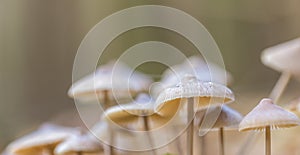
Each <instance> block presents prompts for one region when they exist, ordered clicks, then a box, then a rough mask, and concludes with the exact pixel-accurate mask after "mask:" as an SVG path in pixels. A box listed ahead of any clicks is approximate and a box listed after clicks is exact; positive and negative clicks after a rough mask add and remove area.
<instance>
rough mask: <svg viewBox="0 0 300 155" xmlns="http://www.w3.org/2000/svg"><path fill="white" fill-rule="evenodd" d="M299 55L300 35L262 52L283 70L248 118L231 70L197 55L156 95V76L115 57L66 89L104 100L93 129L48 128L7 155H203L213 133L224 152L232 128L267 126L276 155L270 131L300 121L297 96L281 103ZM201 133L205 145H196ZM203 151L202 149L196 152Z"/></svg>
mask: <svg viewBox="0 0 300 155" xmlns="http://www.w3.org/2000/svg"><path fill="white" fill-rule="evenodd" d="M299 59H300V39H296V40H293V41H290V42H287V43H284V44H281V45H277V46H275V47H271V48H268V49H266V50H265V51H264V52H263V54H262V61H263V63H264V64H265V65H266V66H269V67H271V68H272V69H275V70H276V71H280V72H281V73H282V75H281V77H280V79H279V80H278V82H277V83H276V85H275V87H274V89H273V90H272V92H271V94H270V96H269V98H264V99H262V100H261V101H260V102H259V103H258V105H257V106H256V107H255V108H254V109H253V110H252V111H250V112H249V113H248V114H247V115H245V117H243V116H242V114H240V113H239V112H238V111H237V110H234V109H233V108H231V107H230V105H229V104H230V103H234V101H235V96H234V93H233V91H232V90H231V89H230V88H229V86H228V85H230V84H232V83H233V78H232V76H231V74H230V73H229V72H228V71H226V70H224V69H222V68H221V67H219V66H218V65H215V64H213V63H211V62H206V61H204V59H202V58H201V57H199V56H192V57H190V58H188V59H187V60H186V61H185V62H182V63H181V64H177V65H175V66H171V67H170V69H167V70H166V71H165V72H164V73H163V74H162V77H161V81H160V85H157V86H155V87H154V91H153V92H150V93H147V90H149V87H150V85H151V84H152V83H153V80H152V78H151V77H149V76H147V75H145V74H143V73H140V72H137V71H134V72H133V69H132V68H130V67H128V66H127V65H126V64H125V63H122V62H117V61H110V62H109V63H107V64H104V65H101V66H99V67H98V68H97V69H96V71H95V72H94V73H91V74H90V75H88V76H86V77H84V78H82V79H81V80H79V81H77V82H75V83H74V84H73V85H72V86H71V88H70V89H69V91H68V95H69V96H70V97H72V98H74V99H75V100H78V101H80V103H99V104H100V105H101V107H102V109H103V113H102V116H101V117H100V118H99V119H98V122H97V123H95V124H94V126H93V127H92V128H91V130H90V131H84V130H83V129H81V128H70V127H62V126H57V125H52V124H50V125H49V124H46V125H42V126H41V127H40V128H39V129H37V130H36V131H34V132H32V133H30V134H28V135H26V136H24V137H21V138H20V139H18V140H16V141H14V142H12V143H11V144H9V145H8V147H7V148H6V151H5V153H4V155H72V154H77V155H83V154H99V155H102V154H103V155H104V154H105V155H115V154H143V155H144V154H151V155H159V154H180V155H183V154H185V155H194V154H201V155H205V154H207V153H206V151H205V150H206V147H207V146H206V145H205V141H206V138H205V137H206V135H207V134H208V133H211V132H214V131H217V132H216V133H218V139H217V143H216V144H218V147H217V148H218V149H217V151H218V152H219V154H220V155H225V154H226V146H227V145H225V142H226V141H225V140H224V139H225V134H226V132H227V131H228V130H230V131H233V132H238V131H241V132H244V131H251V130H254V131H264V132H265V154H266V155H271V130H274V129H278V128H287V127H294V126H298V125H300V120H299V118H298V116H299V114H300V100H299V99H297V100H294V101H293V102H291V104H288V105H285V106H284V107H285V109H284V108H282V107H280V106H279V105H277V104H276V103H278V102H279V98H280V96H281V94H282V93H283V91H284V89H285V87H286V85H287V84H288V82H289V79H290V78H291V77H292V76H295V77H299V75H300V69H299V66H300V63H299V62H300V61H298V60H299ZM296 114H297V115H298V116H297V115H296ZM182 134H183V135H184V134H185V135H184V136H185V137H184V138H181V137H182V136H181V135H182ZM255 137H257V136H255V135H253V134H249V138H246V141H247V143H246V145H245V144H244V145H241V146H240V150H239V152H238V154H239V155H240V154H244V153H245V150H246V149H247V147H250V146H252V145H251V143H249V142H250V138H255ZM196 138H197V139H199V140H200V141H201V143H196V141H195V140H197V139H196ZM228 138H229V137H228ZM226 139H227V138H226ZM171 142H172V143H171ZM173 142H174V143H173ZM173 144H174V145H175V146H172V145H173ZM162 146H164V147H163V148H164V149H161V147H162ZM195 146H198V147H195ZM199 148H200V152H198V153H195V152H197V151H196V149H199ZM176 151H177V152H176ZM198 151H199V150H198ZM166 152H168V153H166Z"/></svg>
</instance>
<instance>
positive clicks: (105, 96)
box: [103, 90, 109, 110]
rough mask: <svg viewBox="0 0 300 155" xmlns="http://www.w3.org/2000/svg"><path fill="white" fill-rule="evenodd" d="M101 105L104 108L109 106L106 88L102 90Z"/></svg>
mask: <svg viewBox="0 0 300 155" xmlns="http://www.w3.org/2000/svg"><path fill="white" fill-rule="evenodd" d="M103 104H104V105H103V107H104V110H106V109H107V108H108V107H109V97H108V90H103Z"/></svg>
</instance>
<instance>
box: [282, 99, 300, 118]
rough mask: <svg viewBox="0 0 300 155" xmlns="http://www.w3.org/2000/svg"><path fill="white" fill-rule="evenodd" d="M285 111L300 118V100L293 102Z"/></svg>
mask: <svg viewBox="0 0 300 155" xmlns="http://www.w3.org/2000/svg"><path fill="white" fill-rule="evenodd" d="M285 109H287V110H289V111H291V112H292V113H294V114H296V115H297V116H298V117H300V98H296V99H295V100H293V101H291V102H290V103H289V104H288V105H287V106H286V107H285Z"/></svg>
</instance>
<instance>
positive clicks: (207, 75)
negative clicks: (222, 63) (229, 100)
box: [161, 56, 233, 86]
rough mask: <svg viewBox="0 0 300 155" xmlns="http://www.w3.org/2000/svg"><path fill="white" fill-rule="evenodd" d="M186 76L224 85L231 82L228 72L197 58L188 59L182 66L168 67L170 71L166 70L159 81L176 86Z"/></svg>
mask: <svg viewBox="0 0 300 155" xmlns="http://www.w3.org/2000/svg"><path fill="white" fill-rule="evenodd" d="M208 64H209V66H208ZM186 74H191V75H194V76H196V77H197V78H198V79H199V80H201V81H204V82H214V83H220V84H224V85H227V84H230V83H231V82H232V81H233V79H232V75H231V74H230V73H229V72H228V71H226V70H224V69H223V68H221V67H219V66H218V65H216V64H214V63H212V62H209V63H206V62H205V60H204V59H203V58H202V57H199V56H192V57H189V58H188V59H187V60H186V61H184V62H183V63H182V64H178V65H175V66H172V67H170V69H167V70H166V71H165V72H164V73H163V79H162V80H161V81H162V83H164V84H167V85H169V86H172V85H176V84H177V83H178V82H180V80H181V78H182V77H183V76H185V75H186Z"/></svg>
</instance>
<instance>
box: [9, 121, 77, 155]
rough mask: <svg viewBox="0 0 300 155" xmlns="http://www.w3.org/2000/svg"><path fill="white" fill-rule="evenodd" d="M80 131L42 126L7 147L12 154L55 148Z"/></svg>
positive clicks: (31, 152)
mask: <svg viewBox="0 0 300 155" xmlns="http://www.w3.org/2000/svg"><path fill="white" fill-rule="evenodd" d="M77 132H78V131H77V130H75V129H71V128H55V127H54V126H53V127H51V128H41V129H40V130H38V131H35V132H32V133H31V134H28V135H26V136H24V137H22V138H20V139H18V140H16V141H14V142H12V143H11V144H9V146H8V147H7V150H8V152H9V153H12V154H29V155H31V154H33V153H34V152H40V151H42V150H43V149H44V148H47V149H54V147H55V146H56V145H57V144H59V143H60V142H62V141H63V140H65V139H66V138H68V137H70V136H73V135H74V134H76V133H77Z"/></svg>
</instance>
